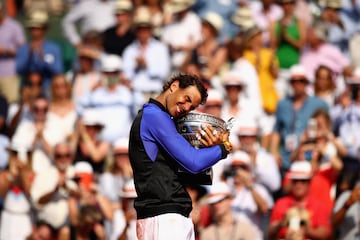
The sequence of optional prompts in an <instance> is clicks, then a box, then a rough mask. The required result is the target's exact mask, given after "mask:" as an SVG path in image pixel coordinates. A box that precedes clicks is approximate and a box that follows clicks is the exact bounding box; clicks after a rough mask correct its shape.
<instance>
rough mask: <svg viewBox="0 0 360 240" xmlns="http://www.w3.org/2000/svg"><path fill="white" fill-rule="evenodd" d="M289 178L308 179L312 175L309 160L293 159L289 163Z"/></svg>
mask: <svg viewBox="0 0 360 240" xmlns="http://www.w3.org/2000/svg"><path fill="white" fill-rule="evenodd" d="M288 176H289V178H290V179H299V180H301V179H303V180H308V179H311V177H312V169H311V164H310V162H308V161H306V160H299V161H295V162H293V163H292V164H291V166H290V170H289V172H288Z"/></svg>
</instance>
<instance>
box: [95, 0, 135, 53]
mask: <svg viewBox="0 0 360 240" xmlns="http://www.w3.org/2000/svg"><path fill="white" fill-rule="evenodd" d="M133 11H134V6H133V3H132V1H130V0H116V7H115V17H116V24H115V25H114V26H111V27H110V28H108V29H106V30H105V31H104V32H103V34H102V35H103V47H104V50H105V52H106V53H108V54H116V55H118V56H120V57H121V56H122V54H123V52H124V49H125V48H126V47H127V46H128V45H130V44H131V43H132V42H133V41H134V40H135V33H134V31H133V29H132V13H133Z"/></svg>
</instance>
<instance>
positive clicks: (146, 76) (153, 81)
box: [123, 6, 170, 99]
mask: <svg viewBox="0 0 360 240" xmlns="http://www.w3.org/2000/svg"><path fill="white" fill-rule="evenodd" d="M133 24H134V28H135V34H136V40H135V41H134V42H133V43H132V44H130V45H129V46H128V47H126V49H125V50H124V54H123V70H124V75H125V77H126V78H127V79H129V80H130V82H131V86H132V87H133V89H134V90H135V91H139V92H141V93H143V94H144V96H145V99H147V98H148V97H149V96H154V94H157V93H159V92H160V91H161V89H162V85H163V82H164V81H165V80H166V78H167V77H168V75H169V74H170V55H169V49H168V47H167V46H166V45H165V44H164V43H162V42H160V41H158V40H156V39H155V38H154V37H153V36H152V22H151V15H150V11H149V9H148V8H147V7H145V6H142V7H139V8H138V9H137V11H136V12H135V15H134V21H133Z"/></svg>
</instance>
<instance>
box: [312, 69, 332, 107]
mask: <svg viewBox="0 0 360 240" xmlns="http://www.w3.org/2000/svg"><path fill="white" fill-rule="evenodd" d="M335 91H336V84H335V81H334V76H333V72H332V70H331V69H330V68H328V67H326V66H324V65H320V66H319V67H318V68H317V69H316V71H315V82H314V95H315V96H317V97H319V98H321V99H322V100H324V101H325V102H326V103H327V104H329V107H333V106H334V105H335V98H336V92H335Z"/></svg>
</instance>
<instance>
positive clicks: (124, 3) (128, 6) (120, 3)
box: [115, 0, 133, 14]
mask: <svg viewBox="0 0 360 240" xmlns="http://www.w3.org/2000/svg"><path fill="white" fill-rule="evenodd" d="M115 5H116V6H115V13H116V14H121V13H127V12H131V11H132V10H133V4H132V2H131V1H129V0H117V1H116V4H115Z"/></svg>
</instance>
